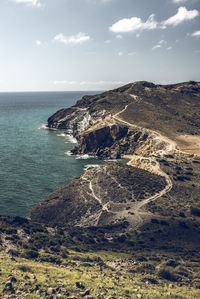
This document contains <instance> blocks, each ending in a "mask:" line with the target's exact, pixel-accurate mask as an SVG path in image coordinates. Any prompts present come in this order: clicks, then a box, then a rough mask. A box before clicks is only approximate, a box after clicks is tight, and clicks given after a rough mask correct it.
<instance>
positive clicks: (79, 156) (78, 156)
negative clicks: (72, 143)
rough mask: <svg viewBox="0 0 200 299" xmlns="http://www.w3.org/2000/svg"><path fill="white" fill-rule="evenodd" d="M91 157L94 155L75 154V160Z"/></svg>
mask: <svg viewBox="0 0 200 299" xmlns="http://www.w3.org/2000/svg"><path fill="white" fill-rule="evenodd" d="M91 158H94V156H89V155H87V154H85V155H77V156H76V159H77V160H86V159H91Z"/></svg>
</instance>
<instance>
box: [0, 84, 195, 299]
mask: <svg viewBox="0 0 200 299" xmlns="http://www.w3.org/2000/svg"><path fill="white" fill-rule="evenodd" d="M199 115H200V83H198V82H193V81H190V82H185V83H179V84H171V85H155V84H153V83H150V82H145V81H142V82H135V83H130V84H128V85H126V86H123V87H121V88H118V89H115V90H111V91H108V92H104V93H102V94H99V95H94V96H84V97H83V98H82V99H81V100H80V101H78V102H77V103H76V105H75V106H73V107H71V108H67V109H62V110H59V111H58V112H56V113H55V114H54V115H52V116H51V117H50V118H49V119H48V127H49V129H52V130H55V129H59V130H63V132H64V133H66V134H72V135H73V136H74V137H75V138H76V139H77V146H76V147H75V148H74V149H73V150H72V154H74V155H77V154H78V155H80V154H87V155H91V156H96V158H97V159H103V160H105V165H102V166H99V167H90V168H88V169H87V170H86V171H85V172H84V173H83V174H81V175H80V176H78V177H76V178H74V179H73V180H72V181H71V182H70V183H69V184H66V185H64V186H63V187H61V188H60V189H59V190H57V191H55V192H53V193H52V194H50V195H49V196H48V197H47V198H46V199H44V200H43V201H42V202H40V203H38V204H36V205H35V207H34V208H33V210H32V213H31V218H30V219H24V218H20V217H15V218H12V217H0V237H1V238H0V261H1V271H0V276H1V278H2V281H1V282H0V294H1V293H2V294H3V296H4V297H5V298H24V297H25V295H27V296H29V297H28V298H49V299H50V298H53V299H54V298H69V299H70V298H71V299H72V298H74V299H75V298H78V299H79V298H87V299H92V298H99V299H104V298H106V299H117V298H123V299H124V298H160V297H163V298H188V299H189V298H199V297H200V275H199V271H200V266H199V265H200V264H199V261H200V255H199V252H200V200H199V194H200V143H199V140H200V127H199V125H200V121H199ZM113 159H114V161H113ZM97 162H98V160H97ZM13 277H14V278H13ZM4 297H3V298H4Z"/></svg>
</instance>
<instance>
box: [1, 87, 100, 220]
mask: <svg viewBox="0 0 200 299" xmlns="http://www.w3.org/2000/svg"><path fill="white" fill-rule="evenodd" d="M85 94H94V92H34V93H31V92H25V93H19V92H18V93H0V215H10V216H29V215H30V211H31V208H32V207H33V205H34V204H35V203H37V202H39V201H41V200H42V199H44V198H45V197H47V196H48V195H49V194H50V193H51V192H53V191H55V190H56V189H58V188H59V187H61V186H62V185H64V184H66V183H67V182H69V181H71V180H72V179H73V178H74V177H76V176H77V175H79V174H81V173H82V172H83V171H84V168H85V167H86V165H88V164H99V163H103V161H102V162H101V161H97V160H96V159H92V158H90V159H77V158H76V157H73V156H69V155H67V154H66V153H67V152H68V151H70V149H72V148H73V147H74V143H73V142H74V141H73V139H72V140H70V139H69V138H67V137H65V136H64V134H62V132H60V131H50V130H48V129H45V124H46V123H47V119H48V117H49V116H51V115H52V114H53V113H55V112H56V111H57V110H59V109H61V108H65V107H70V106H72V105H74V104H75V103H76V101H77V100H79V99H80V98H81V97H82V96H83V95H85Z"/></svg>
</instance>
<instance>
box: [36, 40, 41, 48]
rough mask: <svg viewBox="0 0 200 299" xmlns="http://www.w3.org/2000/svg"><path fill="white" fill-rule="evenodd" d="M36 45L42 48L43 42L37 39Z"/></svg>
mask: <svg viewBox="0 0 200 299" xmlns="http://www.w3.org/2000/svg"><path fill="white" fill-rule="evenodd" d="M35 43H36V46H38V47H39V46H41V45H42V42H41V41H40V40H39V39H37V40H36V41H35Z"/></svg>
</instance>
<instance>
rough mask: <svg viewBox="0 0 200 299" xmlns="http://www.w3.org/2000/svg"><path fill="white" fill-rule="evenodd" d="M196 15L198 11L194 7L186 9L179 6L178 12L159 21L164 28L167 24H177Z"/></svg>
mask: <svg viewBox="0 0 200 299" xmlns="http://www.w3.org/2000/svg"><path fill="white" fill-rule="evenodd" d="M198 15H199V12H198V10H196V9H193V10H187V8H185V7H179V9H178V12H177V13H176V14H175V15H174V16H172V17H170V18H169V19H167V20H165V21H163V22H162V23H161V26H162V29H165V28H166V27H167V26H177V25H179V24H181V23H182V22H184V21H189V20H192V19H194V18H196V17H197V16H198Z"/></svg>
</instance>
